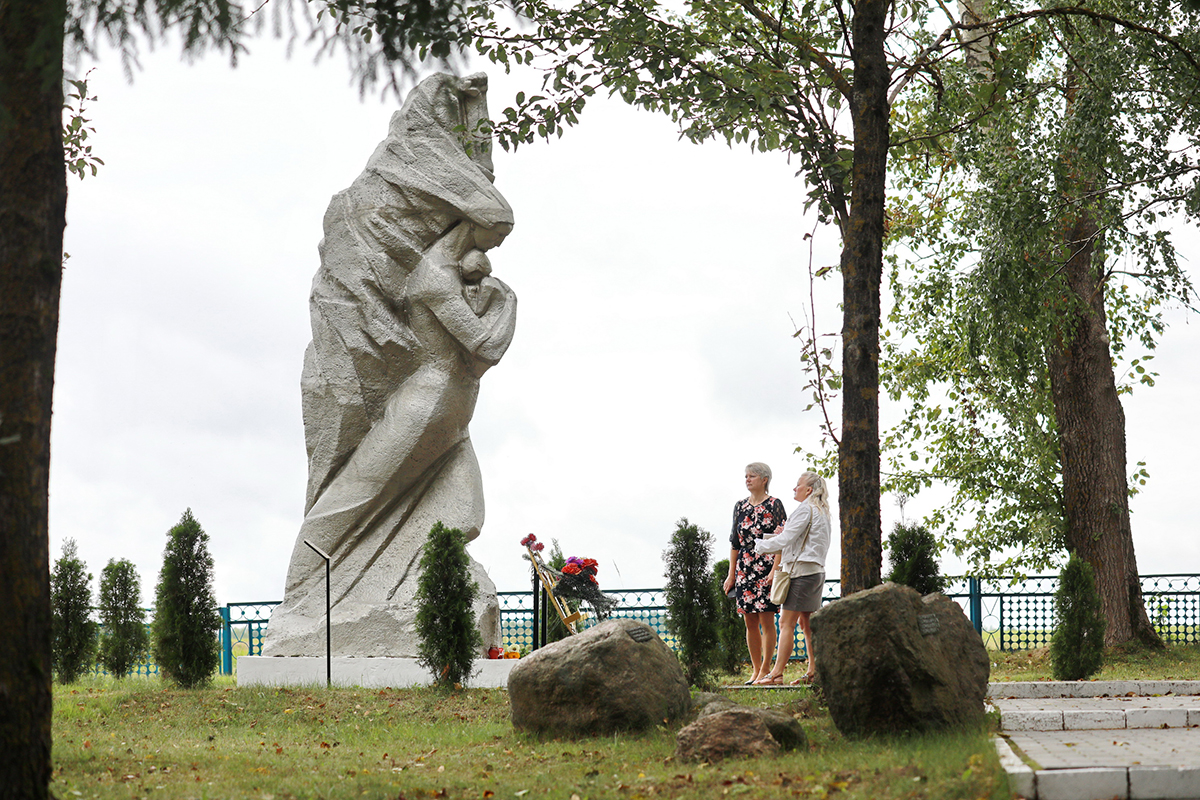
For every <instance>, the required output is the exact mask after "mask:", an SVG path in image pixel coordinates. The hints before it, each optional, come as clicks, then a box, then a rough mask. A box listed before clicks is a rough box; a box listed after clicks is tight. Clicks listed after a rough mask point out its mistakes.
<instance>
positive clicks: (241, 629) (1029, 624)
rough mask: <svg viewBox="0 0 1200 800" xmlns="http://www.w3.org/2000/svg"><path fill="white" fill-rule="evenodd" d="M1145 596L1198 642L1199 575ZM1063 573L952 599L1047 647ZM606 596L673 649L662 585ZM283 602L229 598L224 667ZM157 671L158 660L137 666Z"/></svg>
mask: <svg viewBox="0 0 1200 800" xmlns="http://www.w3.org/2000/svg"><path fill="white" fill-rule="evenodd" d="M1141 581H1142V594H1143V596H1144V598H1145V603H1146V611H1147V613H1148V614H1149V616H1150V620H1151V622H1153V623H1154V626H1155V628H1156V629H1157V630H1158V632H1159V634H1160V635H1161V636H1162V637H1163V639H1164V640H1165V641H1167V642H1169V643H1172V644H1184V643H1195V642H1200V575H1143V576H1142V577H1141ZM1057 588H1058V577H1057V576H1053V575H1039V576H1034V577H1029V578H1024V579H1022V580H1014V581H1007V580H999V581H986V580H979V579H976V578H965V577H955V578H950V583H949V585H948V586H947V587H946V596H947V597H950V598H951V599H953V600H955V601H957V602H958V603H959V604H960V605H961V606H962V607H963V611H964V613H966V615H967V617H968V618H969V619H970V620H971V622H972V624H974V626H975V630H977V631H979V634H980V636H982V637H983V640H984V643H985V644H986V645H987V646H988V647H989V648H991V649H995V650H1029V649H1033V648H1037V647H1046V646H1047V645H1049V644H1050V637H1051V636H1052V635H1053V633H1054V592H1055V589H1057ZM608 594H610V595H612V596H614V597H616V598H617V600H618V604H617V607H616V609H615V610H614V611H613V616H615V617H630V618H633V619H637V620H641V621H642V622H645V623H646V624H647V625H649V626H650V627H651V628H654V630H655V631H657V632H658V635H659V636H661V637H662V638H663V641H665V642H666V643H667V644H668V645H669V646H670V647H672V648H674V647H675V644H676V642H675V639H674V637H672V636H671V635H670V633H669V632H668V631H667V624H666V613H667V611H666V600H665V598H664V596H663V590H662V589H615V590H612V591H610V592H608ZM840 596H841V584H840V583H839V582H838V581H837V580H828V581H826V582H825V591H824V594H823V602H824V603H830V602H833V601H834V600H836V599H837V598H838V597H840ZM497 599H498V600H499V602H500V638H501V641H503V642H504V644H505V645H515V646H517V647H519V648H522V649H525V648H529V647H532V645H533V616H534V612H533V593H532V592H529V591H525V592H499V593H498V594H497ZM276 605H278V602H258V603H231V604H229V605H228V606H224V607H222V608H221V617H222V619H223V620H224V627H223V629H222V631H221V651H222V658H221V672H222V673H223V674H231V673H232V672H233V659H234V656H236V655H259V654H261V653H262V640H263V635H264V634H265V633H266V629H267V621H268V620H269V619H270V616H271V610H272V609H273V608H274V607H275V606H276ZM796 639H797V641H796V648H795V656H796V657H802V655H803V652H804V641H803V637H802V636H800V635H799V633H798V632H797V637H796ZM143 668H146V669H150V670H152V671H153V672H157V671H158V668H157V667H155V666H154V665H153V664H147V665H139V673H138V674H151V673H143V672H142V669H143Z"/></svg>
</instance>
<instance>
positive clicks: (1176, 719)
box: [1125, 708, 1188, 728]
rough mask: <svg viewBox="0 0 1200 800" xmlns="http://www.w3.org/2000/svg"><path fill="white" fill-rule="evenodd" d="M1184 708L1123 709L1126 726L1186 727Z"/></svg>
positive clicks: (1186, 716) (1186, 711) (1185, 710)
mask: <svg viewBox="0 0 1200 800" xmlns="http://www.w3.org/2000/svg"><path fill="white" fill-rule="evenodd" d="M1187 724H1188V710H1187V709H1186V708H1129V709H1126V710H1125V727H1126V728H1186V727H1187Z"/></svg>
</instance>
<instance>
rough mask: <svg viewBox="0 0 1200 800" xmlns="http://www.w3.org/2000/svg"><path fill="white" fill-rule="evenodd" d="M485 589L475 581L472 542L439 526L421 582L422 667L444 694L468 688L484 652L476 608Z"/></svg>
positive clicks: (427, 544) (423, 560) (423, 556)
mask: <svg viewBox="0 0 1200 800" xmlns="http://www.w3.org/2000/svg"><path fill="white" fill-rule="evenodd" d="M478 596H479V584H477V583H475V581H473V580H472V579H471V572H470V559H468V558H467V537H466V536H464V535H463V532H462V531H460V530H459V529H458V528H447V527H446V526H444V525H442V523H441V522H437V523H434V526H433V529H432V530H430V531H429V539H428V540H427V541H426V542H425V549H424V551H423V552H422V553H421V577H420V578H419V579H418V580H417V595H416V598H417V636H418V638H419V639H420V645H419V646H418V650H417V663H419V664H420V665H421V666H423V667H425V668H426V669H428V670H429V672H430V674H431V675H433V680H434V684H435V685H437V686H438V687H440V688H443V689H449V688H453V687H458V686H463V685H465V684H466V682H467V680H468V679H469V678H470V677H471V674H472V671H473V667H474V661H475V659H476V658H477V657H478V654H479V651H480V650H481V649H482V647H483V639H482V637H481V636H480V635H479V628H478V626H477V625H476V623H475V612H474V610H473V609H472V605H473V604H474V602H475V598H476V597H478Z"/></svg>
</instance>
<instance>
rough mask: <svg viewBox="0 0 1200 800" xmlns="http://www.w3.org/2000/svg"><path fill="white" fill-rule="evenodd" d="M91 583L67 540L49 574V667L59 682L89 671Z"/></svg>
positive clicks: (92, 636)
mask: <svg viewBox="0 0 1200 800" xmlns="http://www.w3.org/2000/svg"><path fill="white" fill-rule="evenodd" d="M91 581H92V576H91V573H89V572H88V571H87V565H86V564H84V563H83V561H82V560H81V559H80V558H79V551H78V549H77V548H76V546H75V540H74V539H67V541H65V542H63V549H62V556H61V557H60V558H59V559H58V560H57V561H55V562H54V571H53V572H52V573H51V574H50V606H51V617H50V635H51V665H52V668H53V669H54V673H55V674H56V675H58V679H59V680H60V681H62V682H63V683H71V682H72V681H75V680H77V679H78V678H79V676H80V675H83V674H84V673H85V672H88V671H89V670H90V669H91V668H92V663H93V658H94V657H95V653H96V623H95V622H93V621H92V616H91V615H92V587H91Z"/></svg>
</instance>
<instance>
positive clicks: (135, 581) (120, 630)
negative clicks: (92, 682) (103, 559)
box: [100, 558, 150, 678]
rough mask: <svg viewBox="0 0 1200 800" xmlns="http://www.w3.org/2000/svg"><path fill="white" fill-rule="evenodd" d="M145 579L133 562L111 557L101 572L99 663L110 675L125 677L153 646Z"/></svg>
mask: <svg viewBox="0 0 1200 800" xmlns="http://www.w3.org/2000/svg"><path fill="white" fill-rule="evenodd" d="M141 597H142V579H141V576H139V575H138V572H137V568H136V567H135V566H134V565H133V562H132V561H129V560H128V559H124V558H123V559H121V560H120V561H116V560H113V559H109V561H108V566H106V567H105V568H104V571H103V572H101V573H100V624H101V626H102V633H101V635H100V663H101V664H103V665H104V669H106V670H107V671H108V674H110V675H115V676H116V677H118V678H124V677H125V676H126V675H128V674H129V673H130V671H132V670H133V667H134V666H135V665H136V664H137V663H138V662H139V661H141V660H142V659H143V658H144V657H145V655H146V651H147V649H149V646H150V638H149V636H147V635H146V612H145V610H144V609H143V608H142V605H141Z"/></svg>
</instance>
